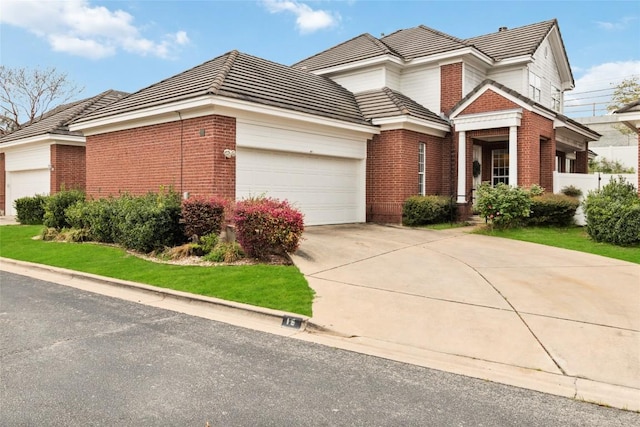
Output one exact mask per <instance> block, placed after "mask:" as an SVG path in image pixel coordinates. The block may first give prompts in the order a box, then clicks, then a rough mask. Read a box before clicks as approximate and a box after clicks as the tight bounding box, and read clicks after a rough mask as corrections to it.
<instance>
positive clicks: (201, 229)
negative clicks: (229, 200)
mask: <svg viewBox="0 0 640 427" xmlns="http://www.w3.org/2000/svg"><path fill="white" fill-rule="evenodd" d="M225 206H226V201H225V200H224V199H220V198H217V197H212V198H204V197H192V198H189V199H187V200H183V201H182V223H183V224H184V233H185V235H186V236H187V238H188V239H192V240H194V241H197V238H198V237H201V236H204V235H206V234H212V233H213V234H219V233H220V230H221V229H222V224H223V222H224V210H225Z"/></svg>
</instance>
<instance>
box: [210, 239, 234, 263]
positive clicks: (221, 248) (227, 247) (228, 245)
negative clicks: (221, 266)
mask: <svg viewBox="0 0 640 427" xmlns="http://www.w3.org/2000/svg"><path fill="white" fill-rule="evenodd" d="M243 256H244V251H243V250H242V247H241V246H240V245H239V244H238V243H237V242H221V243H218V244H217V245H216V246H215V247H214V248H213V249H212V250H211V252H209V253H208V254H206V255H205V256H204V257H202V259H203V260H205V261H212V262H226V263H231V262H236V261H238V260H240V259H242V257H243Z"/></svg>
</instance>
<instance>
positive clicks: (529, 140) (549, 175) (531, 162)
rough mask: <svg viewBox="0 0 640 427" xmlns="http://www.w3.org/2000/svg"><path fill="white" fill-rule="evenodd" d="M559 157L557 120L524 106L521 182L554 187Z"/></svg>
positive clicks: (519, 139)
mask: <svg viewBox="0 0 640 427" xmlns="http://www.w3.org/2000/svg"><path fill="white" fill-rule="evenodd" d="M555 158H556V144H555V138H554V129H553V121H552V120H550V119H547V118H545V117H542V116H540V115H538V114H535V113H533V112H531V111H527V110H524V111H523V112H522V124H521V126H520V127H519V128H518V185H519V186H521V187H530V186H531V185H533V184H539V185H540V186H542V187H543V188H545V189H547V190H549V191H553V171H554V169H555Z"/></svg>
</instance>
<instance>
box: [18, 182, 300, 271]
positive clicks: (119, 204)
mask: <svg viewBox="0 0 640 427" xmlns="http://www.w3.org/2000/svg"><path fill="white" fill-rule="evenodd" d="M17 205H19V206H20V207H19V208H17V209H18V221H19V222H20V223H22V224H25V223H27V221H29V223H43V222H44V224H45V225H46V226H47V227H49V228H50V229H51V230H53V229H55V230H57V231H60V230H63V229H68V228H70V229H74V230H78V231H79V232H78V233H74V236H78V239H79V240H92V241H97V242H103V243H116V244H119V245H121V246H123V247H125V248H128V249H133V250H136V251H140V252H145V253H148V252H152V251H157V250H162V249H164V248H166V247H173V246H176V245H181V244H183V243H185V242H186V241H187V240H191V241H192V242H193V243H194V244H196V245H197V246H199V247H200V248H201V249H203V250H204V252H206V253H209V252H212V251H213V249H214V248H215V247H216V246H217V244H218V235H219V234H220V232H221V230H222V225H223V224H224V221H225V211H226V209H227V208H228V203H227V202H226V201H224V200H222V199H219V198H215V197H214V198H204V197H194V198H190V199H187V200H184V201H181V200H180V197H179V195H178V194H177V193H175V192H171V191H170V192H161V193H148V194H146V195H144V196H131V195H123V196H121V197H118V198H113V197H111V198H104V199H97V200H85V197H84V194H83V193H82V192H78V191H62V192H60V193H57V194H55V195H53V196H49V197H44V196H34V197H26V198H23V199H21V200H20V201H19V203H17ZM233 217H234V221H235V225H236V237H237V239H238V242H239V243H240V244H241V245H242V249H243V250H244V252H246V253H247V254H248V255H249V256H252V257H256V258H260V259H267V258H269V256H270V255H273V254H278V255H282V254H284V253H291V252H293V251H295V250H296V249H297V248H298V245H299V242H300V239H301V237H302V232H303V230H304V224H303V216H302V214H301V213H300V212H299V211H298V210H296V209H294V208H292V207H291V206H290V205H289V204H288V203H287V202H286V201H279V200H276V199H271V198H264V197H262V198H253V199H248V200H245V201H241V202H238V203H237V204H236V206H235V208H234V210H233ZM80 231H81V232H80ZM52 234H55V233H53V232H46V233H44V235H46V236H49V235H52ZM237 253H238V249H237V248H235V247H233V246H228V247H225V248H224V255H225V258H228V256H229V254H237Z"/></svg>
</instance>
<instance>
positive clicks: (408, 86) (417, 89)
mask: <svg viewBox="0 0 640 427" xmlns="http://www.w3.org/2000/svg"><path fill="white" fill-rule="evenodd" d="M400 91H401V92H402V93H403V94H404V95H406V96H408V97H409V98H412V99H413V100H414V101H416V102H418V103H419V104H421V105H423V106H424V107H426V108H428V109H429V110H431V111H433V112H434V113H436V114H438V113H440V111H441V110H440V67H434V68H419V69H411V70H410V71H407V72H405V73H403V74H402V84H401V90H400Z"/></svg>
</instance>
